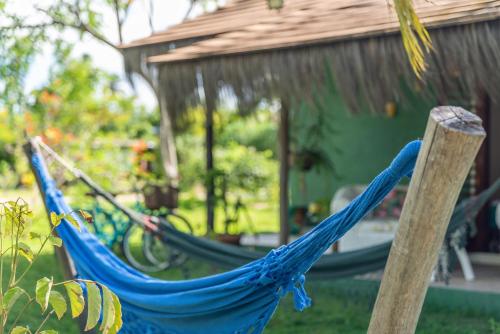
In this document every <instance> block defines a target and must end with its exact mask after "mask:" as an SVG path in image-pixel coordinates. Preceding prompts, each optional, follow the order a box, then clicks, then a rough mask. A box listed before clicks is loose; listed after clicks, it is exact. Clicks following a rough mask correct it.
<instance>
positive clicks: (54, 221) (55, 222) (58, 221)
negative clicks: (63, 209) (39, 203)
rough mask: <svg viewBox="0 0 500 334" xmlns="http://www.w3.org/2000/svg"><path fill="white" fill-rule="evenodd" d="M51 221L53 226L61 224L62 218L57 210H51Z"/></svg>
mask: <svg viewBox="0 0 500 334" xmlns="http://www.w3.org/2000/svg"><path fill="white" fill-rule="evenodd" d="M50 222H51V223H52V225H53V226H59V225H60V224H61V218H59V216H58V215H57V214H56V213H55V212H51V213H50Z"/></svg>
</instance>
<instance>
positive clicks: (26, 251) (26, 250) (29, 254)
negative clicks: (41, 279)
mask: <svg viewBox="0 0 500 334" xmlns="http://www.w3.org/2000/svg"><path fill="white" fill-rule="evenodd" d="M17 247H18V249H19V255H21V256H22V257H24V258H25V259H26V260H28V262H30V263H31V262H33V257H34V254H33V251H32V250H31V248H30V246H28V245H26V244H25V243H24V242H19V243H18V244H17Z"/></svg>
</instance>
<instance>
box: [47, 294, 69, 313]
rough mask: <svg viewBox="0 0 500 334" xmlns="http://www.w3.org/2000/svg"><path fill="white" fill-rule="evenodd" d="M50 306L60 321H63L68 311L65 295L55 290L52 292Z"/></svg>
mask: <svg viewBox="0 0 500 334" xmlns="http://www.w3.org/2000/svg"><path fill="white" fill-rule="evenodd" d="M49 304H50V306H52V308H53V309H54V311H55V312H56V315H57V318H58V319H61V318H62V317H63V315H64V314H65V313H66V310H67V309H68V305H67V304H66V299H64V297H63V295H62V294H61V293H60V292H59V291H54V290H53V291H51V292H50V297H49Z"/></svg>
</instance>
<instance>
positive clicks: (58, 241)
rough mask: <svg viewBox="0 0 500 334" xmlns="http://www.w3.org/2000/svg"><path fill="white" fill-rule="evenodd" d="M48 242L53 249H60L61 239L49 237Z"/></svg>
mask: <svg viewBox="0 0 500 334" xmlns="http://www.w3.org/2000/svg"><path fill="white" fill-rule="evenodd" d="M49 241H50V243H51V244H52V245H53V246H55V247H61V246H62V239H61V238H59V237H56V236H54V235H51V236H49Z"/></svg>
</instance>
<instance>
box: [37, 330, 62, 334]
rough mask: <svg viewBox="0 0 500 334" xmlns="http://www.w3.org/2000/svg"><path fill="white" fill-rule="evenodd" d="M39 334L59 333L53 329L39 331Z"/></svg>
mask: <svg viewBox="0 0 500 334" xmlns="http://www.w3.org/2000/svg"><path fill="white" fill-rule="evenodd" d="M40 334H59V332H58V331H55V330H53V329H46V330H44V331H41V332H40Z"/></svg>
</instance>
